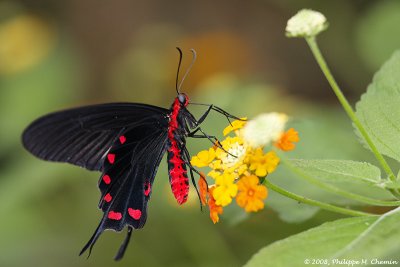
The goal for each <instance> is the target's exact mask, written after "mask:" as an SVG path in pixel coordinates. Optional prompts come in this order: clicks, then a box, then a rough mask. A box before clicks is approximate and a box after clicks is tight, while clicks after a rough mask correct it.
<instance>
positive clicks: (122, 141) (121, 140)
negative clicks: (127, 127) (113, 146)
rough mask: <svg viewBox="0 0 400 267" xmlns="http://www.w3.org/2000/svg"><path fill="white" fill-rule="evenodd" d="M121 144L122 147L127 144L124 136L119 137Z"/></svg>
mask: <svg viewBox="0 0 400 267" xmlns="http://www.w3.org/2000/svg"><path fill="white" fill-rule="evenodd" d="M119 142H120V143H121V145H122V144H124V143H125V142H126V137H125V136H123V135H121V136H120V137H119Z"/></svg>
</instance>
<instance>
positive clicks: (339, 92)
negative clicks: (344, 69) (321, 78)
mask: <svg viewBox="0 0 400 267" xmlns="http://www.w3.org/2000/svg"><path fill="white" fill-rule="evenodd" d="M306 41H307V43H308V45H309V47H310V49H311V52H312V53H313V55H314V57H315V59H316V60H317V62H318V65H319V67H320V68H321V70H322V72H323V73H324V75H325V77H326V79H327V80H328V82H329V84H330V86H331V87H332V89H333V92H334V93H335V94H336V96H337V98H338V99H339V102H340V104H342V106H343V108H344V110H345V111H346V113H347V115H348V116H349V117H350V119H351V120H352V121H353V123H354V125H355V126H356V127H357V129H358V130H359V132H360V133H361V135H362V136H363V138H364V140H365V141H366V142H367V144H368V146H369V147H370V149H371V151H372V153H373V154H374V155H375V158H376V159H377V160H378V162H379V163H380V165H381V166H382V168H383V170H384V171H385V172H386V174H387V175H388V177H389V179H390V180H391V181H396V176H395V175H394V173H393V171H392V169H391V168H390V166H389V164H388V163H387V162H386V160H385V158H384V157H383V156H382V154H381V153H379V151H378V149H377V148H376V146H375V144H374V143H373V141H372V139H371V137H370V136H369V134H368V133H367V131H366V130H365V128H364V126H363V125H362V123H361V122H360V120H359V119H358V117H357V116H356V114H355V112H354V110H353V108H352V107H351V106H350V104H349V102H348V101H347V99H346V97H345V96H344V95H343V93H342V90H341V89H340V87H339V85H338V84H337V83H336V81H335V78H334V77H333V75H332V73H331V71H330V70H329V67H328V65H327V64H326V61H325V59H324V57H323V55H322V54H321V51H320V50H319V47H318V44H317V41H316V39H315V37H309V38H306ZM390 191H391V192H392V194H393V195H394V196H396V197H397V198H399V196H400V194H399V193H398V192H397V191H396V190H390Z"/></svg>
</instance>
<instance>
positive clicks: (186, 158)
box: [183, 147, 203, 211]
mask: <svg viewBox="0 0 400 267" xmlns="http://www.w3.org/2000/svg"><path fill="white" fill-rule="evenodd" d="M190 158H191V157H190V153H189V151H188V150H187V148H186V147H185V148H184V149H183V161H184V162H185V164H186V166H188V167H189V173H190V178H191V180H192V184H193V186H194V188H195V189H196V192H197V196H198V197H199V199H200V192H199V189H198V188H197V185H196V181H195V179H194V174H193V172H195V173H197V174H198V175H200V176H201V174H200V172H199V171H198V170H196V169H195V168H194V167H193V166H192V164H191V163H190ZM200 210H201V211H203V206H202V204H201V201H200Z"/></svg>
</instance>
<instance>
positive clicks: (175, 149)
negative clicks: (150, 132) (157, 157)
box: [167, 98, 189, 204]
mask: <svg viewBox="0 0 400 267" xmlns="http://www.w3.org/2000/svg"><path fill="white" fill-rule="evenodd" d="M180 110H181V106H180V103H179V100H178V98H176V99H175V101H174V104H173V105H172V111H171V114H170V121H169V125H168V158H167V160H168V174H169V182H170V184H171V189H172V193H173V194H174V196H175V199H176V200H177V201H178V203H179V204H183V203H185V202H186V200H187V197H188V194H189V179H188V177H187V171H186V165H185V162H184V161H183V160H182V151H181V149H180V147H179V145H178V144H179V141H180V138H182V137H181V136H179V135H178V134H177V130H178V129H179V124H178V116H179V112H180Z"/></svg>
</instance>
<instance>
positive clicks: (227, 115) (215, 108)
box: [190, 103, 243, 125]
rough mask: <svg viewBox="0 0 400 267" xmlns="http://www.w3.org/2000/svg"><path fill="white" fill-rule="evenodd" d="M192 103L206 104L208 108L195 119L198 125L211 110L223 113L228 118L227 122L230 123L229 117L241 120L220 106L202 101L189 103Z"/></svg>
mask: <svg viewBox="0 0 400 267" xmlns="http://www.w3.org/2000/svg"><path fill="white" fill-rule="evenodd" d="M190 104H192V105H201V106H208V109H207V110H206V112H205V113H204V114H203V115H202V116H201V117H200V118H199V120H198V121H197V125H200V124H201V123H202V122H203V121H204V120H205V119H206V118H207V116H208V114H209V113H210V111H211V110H214V111H216V112H218V113H220V114H222V115H224V116H225V117H226V119H227V120H228V122H229V124H231V121H230V120H229V119H235V120H243V119H241V118H238V117H236V116H234V115H232V114H230V113H228V112H226V111H225V110H223V109H222V108H220V107H217V106H215V105H213V104H211V105H210V104H202V103H190Z"/></svg>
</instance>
